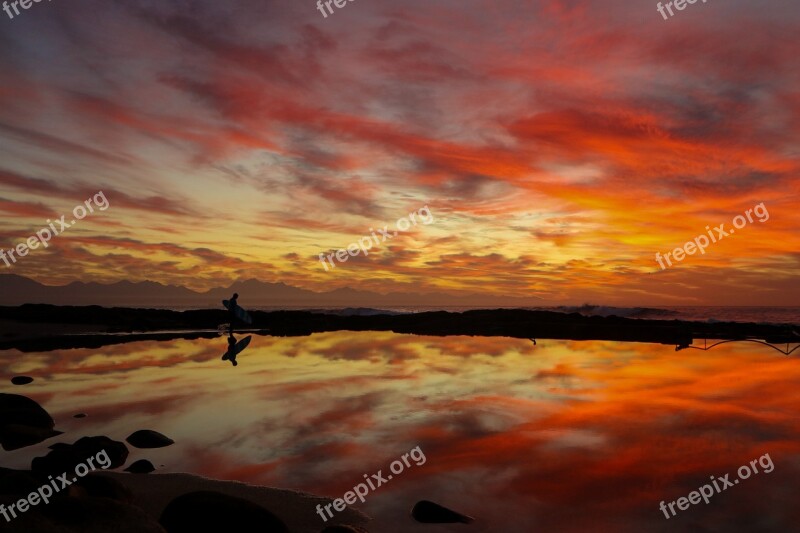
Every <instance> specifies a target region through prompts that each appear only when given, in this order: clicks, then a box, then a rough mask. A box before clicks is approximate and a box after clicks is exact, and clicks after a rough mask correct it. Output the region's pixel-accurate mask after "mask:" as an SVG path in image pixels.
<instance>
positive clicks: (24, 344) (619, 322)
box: [0, 305, 800, 351]
mask: <svg viewBox="0 0 800 533" xmlns="http://www.w3.org/2000/svg"><path fill="white" fill-rule="evenodd" d="M250 315H251V316H252V317H253V324H252V325H250V326H248V327H247V329H246V330H245V329H242V330H239V331H247V332H251V333H263V334H269V335H275V336H303V335H310V334H312V333H316V332H324V331H344V330H349V331H393V332H395V333H408V334H417V335H436V336H445V335H473V336H485V337H496V336H503V337H516V338H542V339H570V340H610V341H629V342H651V343H661V344H674V345H676V346H686V345H689V344H691V343H692V341H693V339H704V338H707V339H745V338H748V337H749V338H758V339H762V340H765V341H767V342H771V343H785V342H800V335H798V334H797V333H796V332H797V331H798V329H800V328H798V327H794V326H790V325H768V324H754V323H735V322H718V323H705V322H687V321H680V320H642V319H630V318H620V317H616V316H609V317H598V316H583V315H580V314H577V313H572V314H564V313H556V312H550V311H527V310H522V309H493V310H474V311H465V312H463V313H454V312H446V311H435V312H425V313H415V314H404V315H371V316H338V315H334V314H326V313H323V312H308V311H270V312H265V311H251V312H250ZM227 319H228V314H227V312H226V311H223V310H219V311H218V310H190V311H169V310H163V309H130V308H122V307H114V308H103V307H99V306H88V307H59V306H52V305H23V306H20V307H0V321H2V323H3V324H5V327H4V328H2V329H0V350H6V349H11V348H16V349H19V350H22V351H45V350H51V349H64V348H78V347H86V348H92V347H100V346H103V345H108V344H117V343H123V342H131V341H133V340H154V339H156V340H157V339H172V338H187V339H192V338H213V337H216V336H218V333H217V331H216V327H217V326H218V325H219V324H221V323H224V322H226V320H227ZM51 323H57V324H62V325H63V324H69V325H71V328H72V329H73V330H74V331H73V333H93V334H92V335H88V334H82V335H71V334H65V333H63V332H61V333H54V334H50V335H48V333H47V329H48V328H47V325H48V324H51ZM9 324H17V325H25V326H28V327H35V326H37V325H41V329H40V330H39V329H37V330H36V331H35V334H29V335H27V336H24V335H19V334H15V331H17V330H18V328H13V327H11V326H9ZM108 333H113V334H115V335H113V336H109V335H106V334H108Z"/></svg>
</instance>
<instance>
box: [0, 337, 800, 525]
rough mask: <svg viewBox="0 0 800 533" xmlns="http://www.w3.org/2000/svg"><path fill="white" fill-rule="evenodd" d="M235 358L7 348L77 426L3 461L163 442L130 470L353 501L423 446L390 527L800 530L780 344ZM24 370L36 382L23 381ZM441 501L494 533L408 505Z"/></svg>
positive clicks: (363, 342)
mask: <svg viewBox="0 0 800 533" xmlns="http://www.w3.org/2000/svg"><path fill="white" fill-rule="evenodd" d="M226 346H227V343H226V341H225V338H223V337H220V338H219V339H213V340H207V339H202V340H192V341H188V340H175V341H169V342H150V341H147V342H133V343H129V344H122V345H115V346H108V347H104V348H100V349H78V350H57V351H51V352H43V353H28V354H23V353H20V352H17V351H13V350H12V351H5V352H0V359H1V360H2V361H3V363H4V371H3V376H2V377H3V385H2V387H1V388H2V391H3V392H10V393H15V394H23V395H26V396H29V397H30V398H33V399H34V400H36V401H38V402H39V403H40V404H41V405H42V406H43V407H45V408H46V409H47V410H48V411H49V412H50V413H51V414H52V415H53V417H54V418H55V419H56V429H59V430H61V431H64V432H65V433H64V435H61V436H59V437H56V438H54V439H50V440H48V441H46V442H45V443H42V444H41V445H38V446H34V447H29V448H24V449H21V450H16V451H14V452H4V451H0V457H2V460H1V461H0V465H1V466H4V467H11V468H26V467H28V466H29V465H30V460H31V459H32V458H33V457H35V456H37V455H41V454H42V453H43V452H44V451H45V449H46V447H47V446H48V445H50V444H52V443H53V442H73V441H74V440H76V439H78V438H79V437H81V436H84V435H107V436H109V437H111V438H113V439H116V440H124V439H125V437H127V436H128V435H129V434H130V433H132V432H133V431H135V430H137V429H154V430H156V431H160V432H162V433H164V434H166V435H167V436H169V437H171V438H172V439H174V440H175V441H176V444H175V445H173V446H171V447H168V448H162V449H157V450H137V449H135V448H131V456H130V457H129V460H128V462H129V463H130V462H133V461H135V460H137V459H149V460H150V461H152V462H153V463H154V464H155V465H156V466H157V467H158V469H159V471H160V472H191V473H196V474H200V475H204V476H209V477H213V478H218V479H233V480H239V481H243V482H247V483H252V484H260V485H268V486H275V487H282V488H290V489H297V490H302V491H306V492H311V493H315V494H320V495H325V496H329V497H333V498H339V497H342V496H343V495H344V494H345V493H346V492H347V491H350V490H352V488H353V487H354V486H355V485H357V484H358V483H361V482H363V481H364V475H365V474H366V475H371V474H373V473H377V472H378V471H379V470H381V471H382V472H383V475H384V477H386V475H387V473H389V465H390V464H391V463H392V462H393V461H395V460H398V459H400V458H401V456H402V455H403V454H405V453H407V452H409V450H411V449H412V448H415V447H417V446H419V447H420V449H421V451H422V452H423V453H424V456H425V461H424V464H420V465H418V464H416V463H415V462H414V461H411V463H410V465H411V466H409V467H406V468H404V470H403V472H402V473H400V474H398V475H395V476H393V478H392V479H391V480H390V481H387V482H386V483H385V484H383V485H382V486H380V487H378V488H376V490H375V491H372V492H370V493H369V494H368V496H367V499H366V503H364V504H360V503H359V504H357V505H356V507H358V508H359V509H360V510H362V511H363V512H365V513H366V514H368V515H370V516H372V517H374V518H375V521H374V522H372V523H371V525H370V530H371V531H372V532H373V533H382V532H389V533H393V532H408V531H420V532H427V531H481V532H483V531H486V532H517V531H519V532H528V531H568V532H572V531H575V532H585V531H631V532H633V531H636V532H641V531H675V530H680V531H686V530H692V531H755V530H758V531H788V530H792V529H794V528H796V524H797V523H798V518H800V516H798V515H799V514H800V511H799V510H798V509H800V507H798V506H797V505H796V494H797V489H798V485H800V481H798V479H800V476H798V470H800V440H799V439H798V412H800V361H798V358H797V357H786V356H783V355H781V354H778V353H777V352H774V351H772V350H770V349H768V348H766V347H763V346H758V345H751V344H726V345H722V346H719V347H717V348H714V349H713V350H711V351H708V352H701V351H695V350H684V351H681V352H676V351H675V349H674V347H672V346H661V345H652V344H636V343H621V342H572V341H551V340H544V339H539V340H538V342H537V345H536V346H534V344H533V342H531V341H526V340H522V339H510V338H502V337H496V338H486V337H422V336H414V335H398V334H393V333H387V332H333V333H322V334H315V335H312V336H309V337H260V336H255V337H253V339H252V342H251V344H250V346H249V347H248V348H247V349H246V350H245V351H244V352H243V353H242V354H240V355H239V356H238V363H239V364H238V366H236V367H233V366H232V365H231V364H230V363H229V362H227V361H222V360H220V356H221V355H222V353H223V352H224V351H225V349H226ZM18 374H25V375H30V376H33V377H34V378H35V381H34V382H33V383H32V384H30V385H26V386H13V385H11V384H10V381H9V380H10V377H11V376H13V375H18ZM77 413H86V414H87V415H88V416H87V417H86V418H81V419H76V418H73V415H75V414H77ZM765 454H769V456H770V458H771V461H772V462H773V464H774V469H773V470H772V471H771V472H769V473H767V472H765V471H764V469H763V468H760V472H759V473H758V474H753V475H751V477H749V478H748V479H746V480H745V479H742V480H741V482H740V483H737V484H736V485H735V486H732V487H728V488H727V489H725V490H724V491H722V492H720V493H716V494H715V495H714V496H713V497H711V498H710V501H709V503H708V504H706V503H704V502H702V501H701V502H700V503H699V504H696V505H689V507H688V509H686V510H678V509H677V507H676V508H675V509H676V511H677V513H676V515H675V516H671V515H670V518H669V519H667V518H666V517H665V515H664V513H663V512H662V511H661V510H660V509H659V504H660V502H661V501H662V500H664V501H665V502H666V503H669V502H672V501H677V500H678V499H679V498H681V497H685V496H688V495H689V494H690V493H691V492H692V491H696V490H698V489H699V487H701V486H702V485H704V484H706V483H708V482H709V481H708V480H709V479H710V478H711V476H715V477H716V478H721V477H722V476H724V475H725V474H729V475H730V479H731V480H733V479H735V478H737V469H738V468H739V467H740V466H742V465H747V464H750V462H751V461H752V460H757V459H758V458H759V457H762V456H764V455H765ZM162 465H163V466H162ZM422 499H427V500H432V501H435V502H437V503H440V504H442V505H445V506H448V507H450V508H452V509H454V510H457V511H459V512H462V513H465V514H468V515H471V516H473V517H475V518H476V521H475V523H473V524H472V525H470V526H464V525H454V526H435V525H423V524H417V523H415V522H413V521H412V520H411V519H410V518H409V516H408V511H409V509H410V508H411V507H412V505H413V504H414V503H415V502H416V501H418V500H422ZM323 526H324V523H323V522H322V519H320V529H322V527H323Z"/></svg>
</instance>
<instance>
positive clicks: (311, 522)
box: [0, 468, 369, 533]
mask: <svg viewBox="0 0 800 533" xmlns="http://www.w3.org/2000/svg"><path fill="white" fill-rule="evenodd" d="M45 483H47V477H46V476H45V475H43V474H36V473H34V472H29V471H18V470H8V469H4V468H0V504H3V505H6V507H8V505H10V504H11V503H16V502H17V501H18V500H19V499H20V498H23V497H27V495H28V494H29V493H31V492H33V491H35V490H36V488H37V487H40V486H41V485H43V484H45ZM192 493H194V495H192ZM198 493H201V494H202V493H210V494H211V496H198V495H197V494H198ZM191 502H195V503H198V504H201V505H202V506H203V507H201V508H199V509H200V511H201V512H202V513H206V512H207V511H208V512H211V511H213V512H214V513H218V514H220V515H221V516H223V518H225V519H226V520H227V521H226V524H227V525H226V526H224V527H221V528H216V529H215V528H214V527H212V526H210V525H209V524H210V522H208V521H207V522H205V523H202V524H197V522H192V521H193V520H195V518H193V516H188V517H184V513H191V514H192V515H195V514H197V511H198V508H197V507H193V506H192V505H187V503H191ZM330 503H331V499H329V498H320V497H317V496H312V495H310V494H304V493H300V492H296V491H290V490H282V489H275V488H269V487H258V486H253V485H246V484H244V483H239V482H235V481H218V480H212V479H206V478H202V477H199V476H194V475H190V474H153V475H149V476H135V475H131V474H123V473H115V472H108V471H101V472H98V473H94V474H89V475H87V476H86V477H84V478H82V479H79V480H78V481H77V482H75V483H73V484H72V485H71V486H70V487H69V488H68V489H66V490H62V491H59V492H58V493H57V494H55V495H54V496H53V497H52V498H51V499H50V503H49V504H47V505H42V504H41V502H40V503H39V505H37V506H35V507H31V508H30V509H28V511H26V512H25V513H24V514H23V515H20V517H18V518H16V519H13V520H12V521H11V523H6V521H5V520H4V519H3V518H2V515H0V531H4V532H5V531H8V532H10V533H23V532H24V533H40V532H41V533H49V532H55V533H62V532H63V533H79V532H80V533H151V532H152V533H165V532H166V529H165V528H164V527H163V526H162V525H161V524H159V523H158V520H159V518H160V517H161V516H162V515H163V516H165V517H167V523H170V520H177V522H178V524H177V525H175V527H177V528H181V527H184V526H187V524H188V525H189V526H191V524H193V523H194V524H195V526H196V527H195V528H194V529H186V530H185V531H192V533H204V532H206V531H208V532H219V533H224V532H231V533H234V532H238V531H245V532H246V531H259V532H263V533H269V532H270V531H291V532H292V533H319V532H320V530H322V529H323V528H324V527H325V524H323V523H322V522H321V520H320V518H319V515H317V513H316V511H315V508H316V506H317V505H323V506H324V505H326V504H330ZM168 508H169V511H168V512H166V511H167V509H168ZM230 512H234V513H238V512H241V513H243V515H248V516H250V517H251V519H256V518H257V519H260V520H262V524H261V525H262V527H261V528H260V529H247V527H248V526H249V525H248V524H242V528H239V527H238V526H237V521H238V520H239V519H238V518H237V517H236V516H229V515H226V513H230ZM266 513H268V514H266ZM204 516H205V514H204ZM268 516H270V517H272V519H274V520H277V522H272V523H273V524H274V526H273V528H272V529H270V527H268V524H269V523H270V522H268V521H267V517H268ZM170 517H171V518H170ZM368 520H369V519H368V518H367V517H366V516H364V515H363V514H361V513H360V512H358V511H356V510H354V509H351V508H349V507H348V508H346V509H345V510H344V511H342V512H341V513H339V514H337V516H336V521H337V522H338V523H340V524H352V526H349V527H350V529H340V528H333V527H330V528H329V533H334V532H348V533H349V532H352V531H355V532H358V533H366V531H367V530H366V529H364V525H365V524H366V523H367V521H368ZM331 526H333V525H332V524H331ZM171 527H172V526H171ZM281 527H283V528H285V529H280V528H281ZM275 528H278V529H275ZM177 531H181V529H177Z"/></svg>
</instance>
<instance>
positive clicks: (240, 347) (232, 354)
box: [222, 335, 253, 361]
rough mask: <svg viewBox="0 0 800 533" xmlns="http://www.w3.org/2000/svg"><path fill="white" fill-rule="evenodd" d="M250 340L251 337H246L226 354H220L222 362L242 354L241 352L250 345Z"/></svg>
mask: <svg viewBox="0 0 800 533" xmlns="http://www.w3.org/2000/svg"><path fill="white" fill-rule="evenodd" d="M252 338H253V337H252V335H248V336H247V337H245V338H244V339H242V340H240V341H239V342H237V343H236V344H234V345H233V348H232V349H229V350H228V351H227V352H225V353H224V354H222V360H223V361H226V360H228V359H235V358H236V356H237V355H239V354H240V353H242V351H243V350H244V349H245V348H247V346H248V345H249V344H250V339H252Z"/></svg>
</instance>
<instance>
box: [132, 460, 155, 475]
mask: <svg viewBox="0 0 800 533" xmlns="http://www.w3.org/2000/svg"><path fill="white" fill-rule="evenodd" d="M155 469H156V467H155V466H153V463H151V462H150V461H148V460H147V459H139V460H138V461H136V462H134V463H131V465H130V466H129V467H128V468H126V469H125V471H126V472H130V473H131V474H149V473H150V472H152V471H154V470H155Z"/></svg>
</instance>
